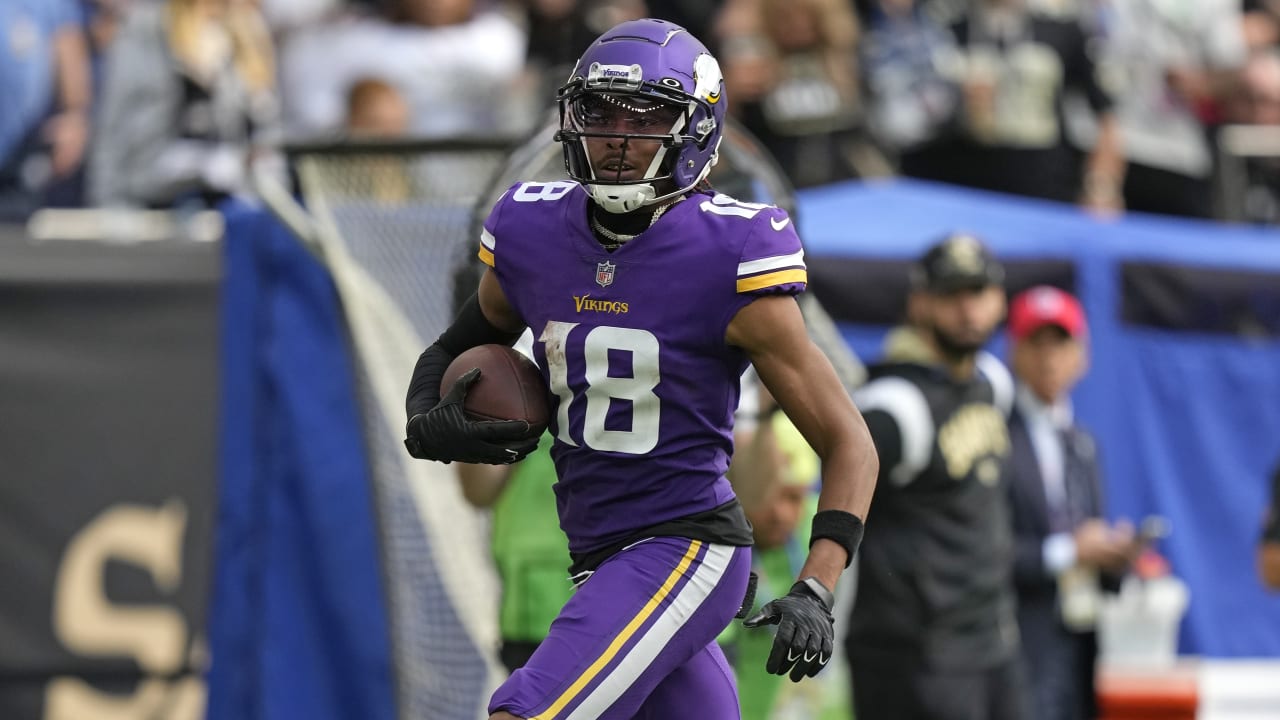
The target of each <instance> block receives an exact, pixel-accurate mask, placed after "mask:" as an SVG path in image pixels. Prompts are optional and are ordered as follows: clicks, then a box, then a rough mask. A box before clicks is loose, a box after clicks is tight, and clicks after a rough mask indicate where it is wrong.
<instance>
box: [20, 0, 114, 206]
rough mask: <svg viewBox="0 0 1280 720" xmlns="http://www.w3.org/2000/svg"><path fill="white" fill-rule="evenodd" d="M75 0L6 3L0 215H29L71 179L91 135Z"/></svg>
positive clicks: (86, 73) (85, 68)
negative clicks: (62, 182)
mask: <svg viewBox="0 0 1280 720" xmlns="http://www.w3.org/2000/svg"><path fill="white" fill-rule="evenodd" d="M80 23H81V17H80V8H79V5H78V3H77V2H75V1H74V0H4V2H0V93H3V96H4V98H5V100H4V110H3V111H0V217H3V218H8V219H22V218H25V217H26V216H27V215H29V214H30V213H31V212H32V211H34V210H35V209H36V208H37V207H39V205H40V204H41V203H43V202H44V200H45V197H44V196H45V193H46V191H47V190H48V188H49V186H50V184H51V183H53V182H55V181H58V180H61V179H65V178H68V177H70V176H71V175H72V174H73V173H74V172H76V171H77V169H79V167H80V165H81V162H82V161H83V159H84V153H85V148H86V145H87V143H88V139H89V133H90V128H89V124H90V123H89V111H90V102H91V99H92V94H93V93H92V89H91V82H90V71H89V56H88V50H87V45H86V42H85V36H84V32H83V31H82V29H81V24H80Z"/></svg>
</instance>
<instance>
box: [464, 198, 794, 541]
mask: <svg viewBox="0 0 1280 720" xmlns="http://www.w3.org/2000/svg"><path fill="white" fill-rule="evenodd" d="M589 202H590V200H589V199H588V196H587V193H586V192H585V190H584V189H583V188H582V186H581V185H578V184H577V183H572V182H550V183H521V184H518V185H515V186H513V187H512V188H511V189H510V190H508V191H507V193H506V194H505V195H503V197H502V199H501V200H499V201H498V204H497V205H496V206H495V207H494V209H493V211H492V212H491V213H490V215H489V218H488V220H486V221H485V225H484V232H483V233H482V235H481V240H480V243H481V244H480V258H481V259H482V260H483V261H484V262H485V263H486V264H488V265H490V266H491V267H492V268H493V269H494V271H495V272H496V273H497V277H498V281H499V283H500V285H501V286H502V289H503V292H504V293H505V294H506V296H507V298H508V300H510V302H511V304H512V306H513V307H514V308H515V309H516V311H517V312H518V313H519V314H520V317H521V318H523V320H524V321H525V323H526V324H528V325H529V327H530V328H531V329H532V331H533V336H534V340H535V343H534V355H535V358H536V360H537V363H538V366H539V368H540V369H541V370H542V374H543V376H544V377H545V378H546V380H547V383H548V386H549V387H550V389H551V394H552V396H553V398H552V422H551V432H552V433H553V434H554V435H555V438H556V442H555V445H554V447H553V448H552V457H553V458H554V460H555V464H556V471H557V474H558V475H559V482H557V483H556V486H555V490H556V498H557V503H558V505H559V512H560V523H561V526H562V527H563V528H564V531H565V534H566V535H567V536H568V537H569V548H570V550H571V551H573V552H588V551H591V550H595V549H598V548H601V547H604V546H605V545H608V544H609V543H612V542H616V541H618V540H621V539H624V538H626V537H627V536H628V535H630V534H632V533H633V532H634V531H636V530H639V529H641V528H644V527H647V526H649V525H654V524H657V523H660V522H664V521H667V520H672V519H674V518H678V517H681V516H684V515H690V514H693V513H697V512H703V511H706V510H710V509H712V508H714V507H716V506H718V505H721V504H723V503H725V502H728V501H729V500H730V499H732V498H733V491H732V489H731V488H730V487H729V482H728V481H727V480H726V479H725V476H724V474H725V471H726V470H727V469H728V466H729V456H730V455H731V453H732V451H733V414H734V410H735V408H736V407H737V404H738V392H739V387H738V378H739V376H740V375H741V374H742V372H743V370H744V369H745V368H746V364H747V359H746V356H745V354H744V353H743V352H742V351H741V350H739V349H737V348H734V347H731V346H729V345H728V344H726V343H725V331H726V329H727V328H728V325H729V322H730V321H731V320H732V319H733V317H734V315H735V314H736V313H737V312H738V310H740V309H742V307H744V306H745V305H747V304H748V303H750V302H751V301H752V300H753V299H754V298H755V297H758V296H760V295H765V294H787V295H795V294H799V293H800V292H802V291H803V290H804V288H805V282H806V274H805V265H804V255H803V251H802V250H801V247H800V239H799V237H798V236H797V235H796V232H795V228H794V226H793V224H792V223H791V219H790V218H789V217H788V216H787V214H786V213H785V212H784V211H782V210H780V209H778V208H776V207H773V206H769V205H760V204H753V203H742V202H738V201H736V200H733V199H732V198H730V197H728V196H725V195H719V194H712V193H694V194H692V195H690V196H689V197H687V198H686V199H684V200H683V201H681V202H679V203H676V204H675V205H673V206H671V207H670V208H669V209H668V210H667V211H666V213H664V214H663V215H662V217H661V218H659V220H658V222H657V223H655V224H654V225H653V226H652V227H650V228H649V229H648V230H646V231H645V232H643V233H642V234H640V235H639V236H637V237H636V238H634V239H632V240H631V241H630V242H628V243H627V244H625V245H623V246H622V247H621V248H619V249H617V250H615V251H614V252H612V253H610V252H607V251H606V250H605V249H604V248H602V247H601V246H600V243H599V242H598V241H597V240H596V239H595V237H594V236H593V235H592V233H591V230H590V228H589V226H588V219H587V217H588V216H587V213H588V209H587V204H588V203H589Z"/></svg>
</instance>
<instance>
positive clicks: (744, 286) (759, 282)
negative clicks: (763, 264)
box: [738, 269, 809, 293]
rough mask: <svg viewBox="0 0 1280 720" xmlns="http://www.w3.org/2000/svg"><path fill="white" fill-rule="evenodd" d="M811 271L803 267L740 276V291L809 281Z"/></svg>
mask: <svg viewBox="0 0 1280 720" xmlns="http://www.w3.org/2000/svg"><path fill="white" fill-rule="evenodd" d="M808 282H809V273H808V271H806V270H803V269H792V270H779V271H778V272H771V273H765V274H764V275H756V276H755V277H749V278H740V279H739V280H738V292H740V293H744V292H751V291H752V290H759V289H760V288H767V287H772V286H774V285H786V284H787V283H808Z"/></svg>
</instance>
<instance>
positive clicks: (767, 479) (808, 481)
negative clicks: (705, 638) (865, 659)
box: [719, 373, 852, 720]
mask: <svg viewBox="0 0 1280 720" xmlns="http://www.w3.org/2000/svg"><path fill="white" fill-rule="evenodd" d="M751 375H752V373H748V376H749V377H748V378H744V403H743V406H740V412H739V419H738V433H739V437H740V438H741V439H742V440H741V441H740V444H739V446H738V447H739V448H740V449H739V451H738V453H736V454H735V456H734V458H733V462H732V465H731V466H730V470H729V477H730V480H731V481H732V483H733V486H734V492H735V493H736V494H737V495H738V497H739V498H740V499H741V501H742V504H743V508H744V509H745V510H746V513H747V518H748V519H749V520H750V521H751V525H752V533H753V535H754V538H755V546H754V548H753V550H752V570H753V571H754V572H755V573H756V575H757V577H758V585H757V590H756V602H755V604H756V606H757V608H758V607H759V606H761V605H763V604H764V603H766V602H768V601H769V600H771V599H773V598H776V597H782V596H783V595H786V594H787V592H788V590H789V588H790V587H791V584H792V583H793V582H794V578H795V575H796V573H797V572H798V571H799V569H800V567H801V565H803V564H804V559H805V555H806V553H807V552H808V549H809V524H810V521H811V520H812V519H813V515H814V513H816V512H817V506H818V495H817V492H816V491H817V481H818V478H819V477H820V470H821V468H820V466H819V462H818V456H817V455H816V454H815V453H814V452H813V450H812V449H811V448H810V447H809V444H808V443H807V442H806V441H805V439H804V436H803V435H801V434H800V431H799V430H798V429H796V426H795V425H793V424H792V423H791V421H790V420H789V419H788V418H787V416H786V415H785V414H784V413H782V412H780V411H779V409H778V407H777V404H776V403H775V402H774V401H773V399H772V398H771V397H769V395H768V393H767V392H764V391H761V392H760V396H759V398H758V399H754V401H755V402H756V403H758V408H757V410H758V411H757V412H756V414H755V415H754V416H751V415H747V416H745V417H744V413H743V411H744V410H746V408H745V407H744V406H745V405H747V404H748V403H749V402H751V400H748V399H747V398H750V397H751V395H750V393H747V392H746V390H745V389H746V385H747V383H748V382H750V381H751V379H752V378H750V376H751ZM757 608H753V610H754V609H757ZM719 640H720V644H721V645H722V646H723V647H724V648H725V651H726V655H727V656H728V657H729V658H730V661H731V662H732V664H733V667H734V672H735V674H736V675H737V682H738V698H739V701H740V703H741V706H742V718H743V720H780V719H781V718H805V719H806V720H818V719H821V720H827V719H828V718H829V719H831V720H834V719H835V718H840V720H849V718H851V717H852V711H851V709H850V703H849V702H848V698H847V697H846V696H847V692H844V689H843V688H842V687H838V686H840V685H841V683H828V682H824V678H823V677H822V676H819V677H817V678H811V679H808V680H806V681H804V682H802V683H791V682H786V681H785V677H783V676H778V675H770V674H768V673H767V672H765V670H764V667H765V660H766V659H767V658H768V657H769V652H770V650H771V649H772V646H773V639H772V637H771V636H770V635H769V634H768V633H750V632H739V631H738V626H737V625H736V624H735V625H730V626H729V628H728V629H726V631H725V632H724V633H722V634H721V636H720V638H719Z"/></svg>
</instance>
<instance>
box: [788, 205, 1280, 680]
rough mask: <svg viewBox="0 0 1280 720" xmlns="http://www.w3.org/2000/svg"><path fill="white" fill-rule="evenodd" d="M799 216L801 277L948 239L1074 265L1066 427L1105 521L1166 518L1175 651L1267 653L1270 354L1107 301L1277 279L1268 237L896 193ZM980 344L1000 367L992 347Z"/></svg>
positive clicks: (1265, 341) (1276, 246) (871, 334)
mask: <svg viewBox="0 0 1280 720" xmlns="http://www.w3.org/2000/svg"><path fill="white" fill-rule="evenodd" d="M798 217H799V224H800V230H801V235H802V237H803V238H804V240H805V245H806V249H807V252H808V256H809V265H810V268H811V269H812V268H814V267H815V266H817V265H819V264H821V263H822V262H824V260H833V259H843V260H847V259H849V258H863V259H874V260H885V259H909V258H915V257H916V256H918V255H919V254H920V253H921V252H922V251H923V250H924V249H925V248H926V247H927V246H928V245H929V244H931V242H932V241H934V240H936V239H937V238H938V237H940V236H941V235H942V234H943V233H945V232H947V231H950V230H955V229H965V230H968V231H972V232H974V233H976V234H978V235H980V236H982V237H983V238H984V239H986V240H987V241H988V242H989V244H990V245H991V246H992V248H993V249H994V250H995V251H996V252H997V254H999V255H1000V256H1001V257H1003V258H1006V259H1010V260H1014V259H1032V258H1048V259H1066V260H1069V261H1070V262H1071V263H1073V264H1074V266H1075V268H1076V283H1077V291H1078V293H1079V294H1080V296H1081V300H1082V302H1083V303H1084V306H1085V308H1086V311H1087V312H1088V314H1089V320H1090V323H1091V328H1090V329H1091V350H1092V356H1093V359H1092V366H1091V369H1090V372H1089V374H1088V376H1087V377H1086V378H1085V380H1084V381H1083V382H1082V383H1081V385H1080V386H1079V388H1078V389H1077V392H1076V393H1075V398H1074V399H1075V405H1076V409H1077V414H1078V416H1079V417H1080V419H1081V422H1082V423H1083V424H1085V425H1086V426H1088V427H1089V428H1091V429H1092V430H1093V431H1094V432H1095V434H1096V435H1097V437H1098V441H1099V445H1100V450H1101V453H1102V459H1103V465H1104V472H1105V476H1106V477H1105V480H1104V482H1105V483H1106V491H1107V493H1108V500H1109V506H1110V507H1109V509H1110V514H1111V515H1112V516H1114V517H1121V516H1123V517H1128V518H1133V519H1139V518H1141V517H1143V516H1144V515H1147V514H1151V513H1157V514H1161V515H1164V516H1166V517H1168V518H1169V519H1170V521H1171V524H1172V531H1173V534H1172V536H1171V537H1170V538H1169V539H1168V540H1166V541H1165V542H1164V543H1163V544H1162V549H1163V550H1164V551H1165V553H1166V554H1167V556H1168V557H1169V559H1170V561H1171V564H1172V566H1173V569H1174V571H1175V573H1176V574H1178V575H1179V576H1181V577H1182V578H1183V579H1185V580H1186V581H1187V583H1188V585H1189V586H1190V588H1191V594H1192V597H1191V605H1190V607H1189V608H1188V612H1187V617H1186V619H1185V621H1184V624H1183V628H1182V637H1181V645H1180V651H1181V652H1183V653H1198V654H1203V655H1206V656H1212V657H1241V656H1271V657H1275V656H1280V623H1277V622H1276V620H1275V619H1276V618H1277V617H1280V598H1277V597H1275V596H1269V595H1267V594H1266V592H1265V591H1264V590H1263V589H1262V587H1261V586H1260V584H1259V582H1258V580H1257V579H1256V575H1255V569H1254V557H1255V548H1256V543H1257V539H1258V535H1259V528H1260V524H1261V519H1262V512H1263V508H1264V507H1265V504H1266V492H1267V487H1266V478H1267V477H1269V473H1270V471H1271V470H1272V469H1273V468H1274V467H1275V466H1276V464H1277V463H1280V442H1277V438H1280V341H1277V339H1276V337H1275V335H1271V336H1270V337H1269V338H1252V339H1247V338H1242V337H1239V336H1232V335H1224V334H1212V333H1199V332H1184V331H1169V330H1160V329H1156V328H1151V327H1145V326H1137V325H1129V324H1126V323H1124V322H1122V320H1121V318H1120V313H1119V304H1120V302H1121V297H1120V295H1119V288H1118V286H1119V277H1120V265H1121V263H1124V262H1130V261H1135V260H1142V261H1155V262H1161V263H1170V264H1176V265H1182V266H1188V267H1198V268H1221V269H1239V270H1248V271H1256V272H1263V273H1273V274H1276V277H1277V278H1280V232H1276V231H1275V230H1271V229H1259V228H1253V227H1239V226H1223V225H1218V224H1210V223H1202V222H1192V221H1180V220H1173V219H1166V218H1156V217H1150V216H1136V215H1134V216H1126V217H1125V218H1123V219H1120V220H1113V221H1108V222H1101V221H1098V220H1095V219H1093V218H1091V217H1089V216H1087V215H1085V214H1084V213H1081V212H1079V211H1077V210H1075V209H1074V208H1070V207H1066V206H1061V205H1055V204H1051V203H1044V202H1037V201H1028V200H1022V199H1012V198H1006V197H1001V196H997V195H992V194H988V193H983V192H977V191H968V190H959V189H956V188H950V187H945V186H938V185H931V184H926V183H915V182H908V181H892V182H883V183H880V182H877V183H866V184H859V183H848V184H841V185H836V186H829V187H824V188H818V189H813V190H807V191H803V192H801V193H799V196H798ZM837 292H838V290H837ZM1275 292H1276V293H1280V289H1276V291H1275ZM1273 319H1274V318H1273ZM842 327H843V330H844V332H845V334H846V339H848V340H849V342H850V344H851V345H852V346H853V347H854V349H855V351H856V352H857V353H858V354H859V356H860V357H862V358H863V359H864V360H874V359H876V358H878V357H879V354H880V348H879V343H880V341H881V339H882V338H883V335H884V332H885V330H886V329H887V327H885V326H872V325H849V324H846V325H843V326H842ZM993 346H994V347H993V350H994V351H996V352H997V353H1000V354H1001V355H1002V356H1003V351H1004V343H1003V338H1001V339H998V340H997V341H996V342H995V343H993ZM872 512H874V508H873V509H872Z"/></svg>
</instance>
